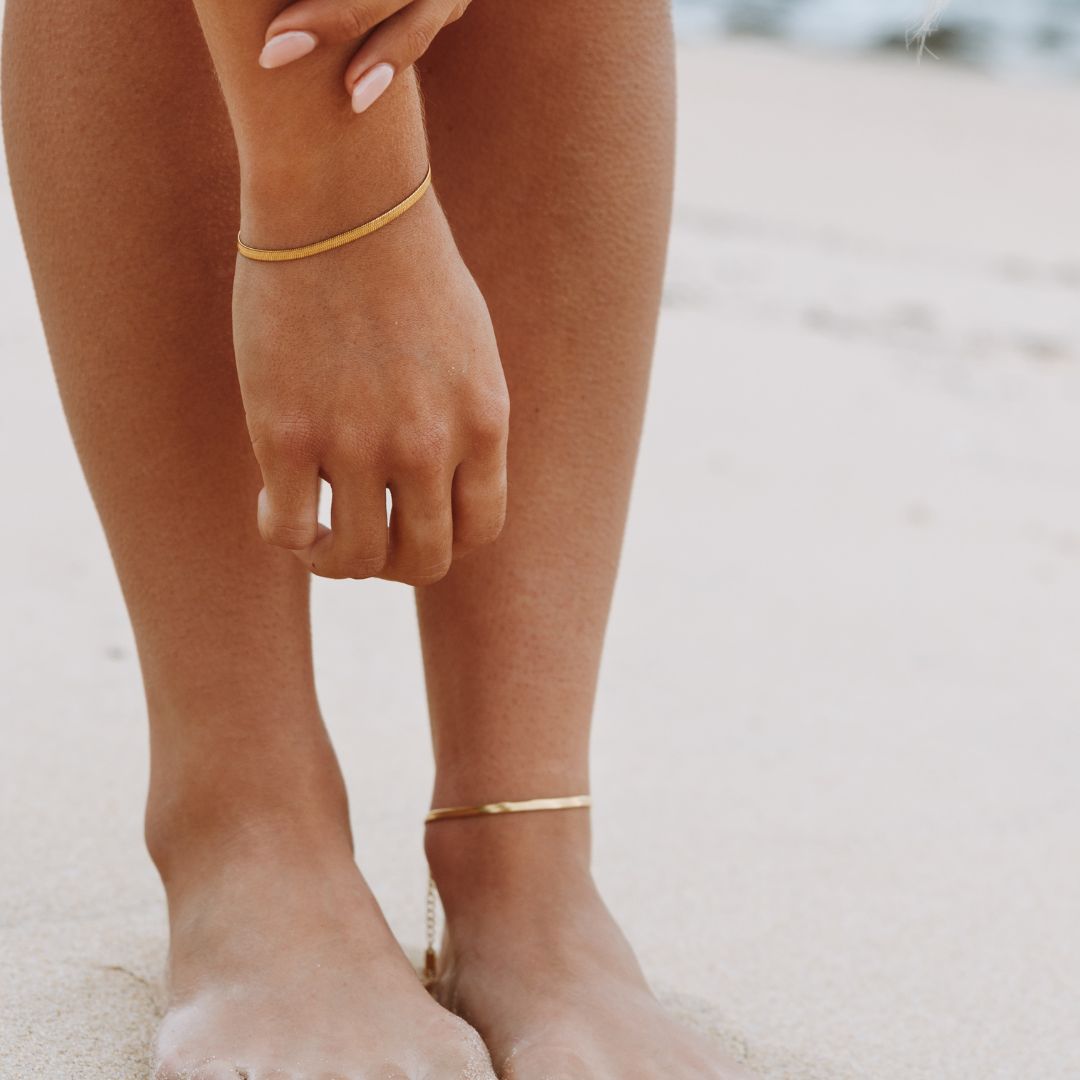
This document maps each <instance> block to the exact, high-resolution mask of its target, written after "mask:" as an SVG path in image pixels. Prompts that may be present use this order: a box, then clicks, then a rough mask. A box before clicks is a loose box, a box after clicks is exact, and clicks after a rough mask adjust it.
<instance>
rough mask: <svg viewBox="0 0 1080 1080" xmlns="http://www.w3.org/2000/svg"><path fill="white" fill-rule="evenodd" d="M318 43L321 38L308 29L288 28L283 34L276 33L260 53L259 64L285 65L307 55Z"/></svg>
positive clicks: (265, 66)
mask: <svg viewBox="0 0 1080 1080" xmlns="http://www.w3.org/2000/svg"><path fill="white" fill-rule="evenodd" d="M318 43H319V39H318V38H317V37H316V36H315V35H314V34H309V33H308V32H307V31H306V30H286V31H285V32H284V33H283V34H275V35H274V36H273V37H272V38H271V39H270V40H269V41H268V42H267V43H266V44H265V45H264V46H263V48H262V52H261V53H259V66H260V67H264V68H277V67H284V65H285V64H291V63H292V62H293V61H294V60H299V59H300V57H301V56H307V54H308V53H309V52H311V50H312V49H314V48H315V46H316V45H318Z"/></svg>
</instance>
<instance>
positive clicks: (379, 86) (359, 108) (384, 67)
mask: <svg viewBox="0 0 1080 1080" xmlns="http://www.w3.org/2000/svg"><path fill="white" fill-rule="evenodd" d="M393 77H394V69H393V67H392V66H391V65H390V64H376V65H375V66H374V67H373V68H372V69H371V70H370V71H365V72H364V74H363V75H361V76H360V78H359V79H358V80H357V81H356V85H355V86H353V88H352V107H353V112H358V113H362V112H363V111H364V110H365V109H367V108H369V107H370V106H371V105H373V104H374V103H375V102H376V101H377V100H378V98H379V96H380V95H381V94H382V92H383V91H384V90H385V89H386V88H387V87H388V86H389V85H390V80H391V79H393Z"/></svg>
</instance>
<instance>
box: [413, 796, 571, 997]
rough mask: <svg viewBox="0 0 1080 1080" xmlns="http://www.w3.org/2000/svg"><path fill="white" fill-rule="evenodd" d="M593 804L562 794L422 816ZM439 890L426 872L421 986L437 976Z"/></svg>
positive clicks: (429, 820)
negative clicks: (425, 907)
mask: <svg viewBox="0 0 1080 1080" xmlns="http://www.w3.org/2000/svg"><path fill="white" fill-rule="evenodd" d="M590 806H592V796H591V795H564V796H562V797H560V798H556V799H525V800H524V801H522V802H494V803H482V804H481V805H479V806H446V807H442V808H441V809H438V810H431V811H429V812H428V815H427V817H425V818H424V824H425V825H431V824H433V823H434V822H436V821H447V820H449V819H451V818H469V817H487V816H489V815H495V814H527V813H530V812H532V811H536V810H587V809H588V808H589V807H590ZM438 897H439V891H438V889H437V888H436V887H435V878H434V877H432V875H431V873H430V871H429V873H428V891H427V909H426V912H425V921H426V923H427V949H426V950H425V952H424V985H425V986H427V987H430V986H432V984H433V983H434V982H435V979H436V977H437V976H438V965H439V955H438V953H437V952H436V951H435V930H436V925H435V924H436V905H437V902H438Z"/></svg>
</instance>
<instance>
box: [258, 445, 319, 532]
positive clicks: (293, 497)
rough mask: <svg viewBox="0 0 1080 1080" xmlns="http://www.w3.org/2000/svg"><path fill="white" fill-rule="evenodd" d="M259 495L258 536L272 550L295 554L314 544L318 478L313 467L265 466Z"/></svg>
mask: <svg viewBox="0 0 1080 1080" xmlns="http://www.w3.org/2000/svg"><path fill="white" fill-rule="evenodd" d="M262 474H263V483H264V485H265V486H264V487H263V489H262V490H261V491H260V492H259V507H258V525H259V534H260V535H261V536H262V538H263V539H264V540H265V541H266V542H267V543H268V544H273V545H274V546H275V547H281V548H287V549H288V550H290V551H296V550H298V549H301V548H305V547H307V546H308V545H309V544H311V543H312V542H313V541H314V540H315V529H316V525H317V524H318V513H319V474H318V470H317V469H316V468H315V467H314V466H313V465H299V464H286V463H284V462H280V461H275V462H266V463H263V464H262Z"/></svg>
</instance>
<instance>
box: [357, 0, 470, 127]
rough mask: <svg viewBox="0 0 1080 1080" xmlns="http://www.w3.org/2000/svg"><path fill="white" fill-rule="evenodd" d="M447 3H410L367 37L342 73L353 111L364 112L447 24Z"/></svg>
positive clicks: (438, 0) (416, 0)
mask: <svg viewBox="0 0 1080 1080" xmlns="http://www.w3.org/2000/svg"><path fill="white" fill-rule="evenodd" d="M448 14H449V13H448V11H447V3H446V0H413V3H411V4H409V5H408V7H405V8H402V9H401V10H400V11H398V12H396V13H395V14H394V15H391V16H390V17H389V18H388V19H384V20H383V21H382V22H381V23H379V25H378V26H376V27H375V29H374V30H373V31H372V32H371V33H370V34H369V35H368V36H367V38H366V39H365V40H364V43H363V44H362V45H361V46H360V48H359V49H358V50H357V52H356V55H355V56H354V57H353V58H352V61H351V62H350V64H349V66H348V68H347V69H346V71H345V89H346V90H348V92H349V94H350V95H351V97H352V103H353V109H354V110H355V111H356V112H363V111H364V109H366V108H367V107H368V106H369V105H370V104H371V103H372V102H373V101H374V100H375V98H376V97H378V96H379V94H381V93H382V91H383V90H385V89H386V86H387V85H388V84H389V82H390V77H392V76H393V74H394V73H395V72H399V71H404V70H406V68H408V67H410V66H412V65H413V64H415V63H416V61H417V60H419V59H420V57H421V56H423V55H424V53H425V52H427V50H428V46H430V45H431V43H432V42H433V41H434V40H435V37H436V35H437V34H438V33H439V31H440V30H442V28H443V27H444V26H445V25H446V23H447V21H448Z"/></svg>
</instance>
